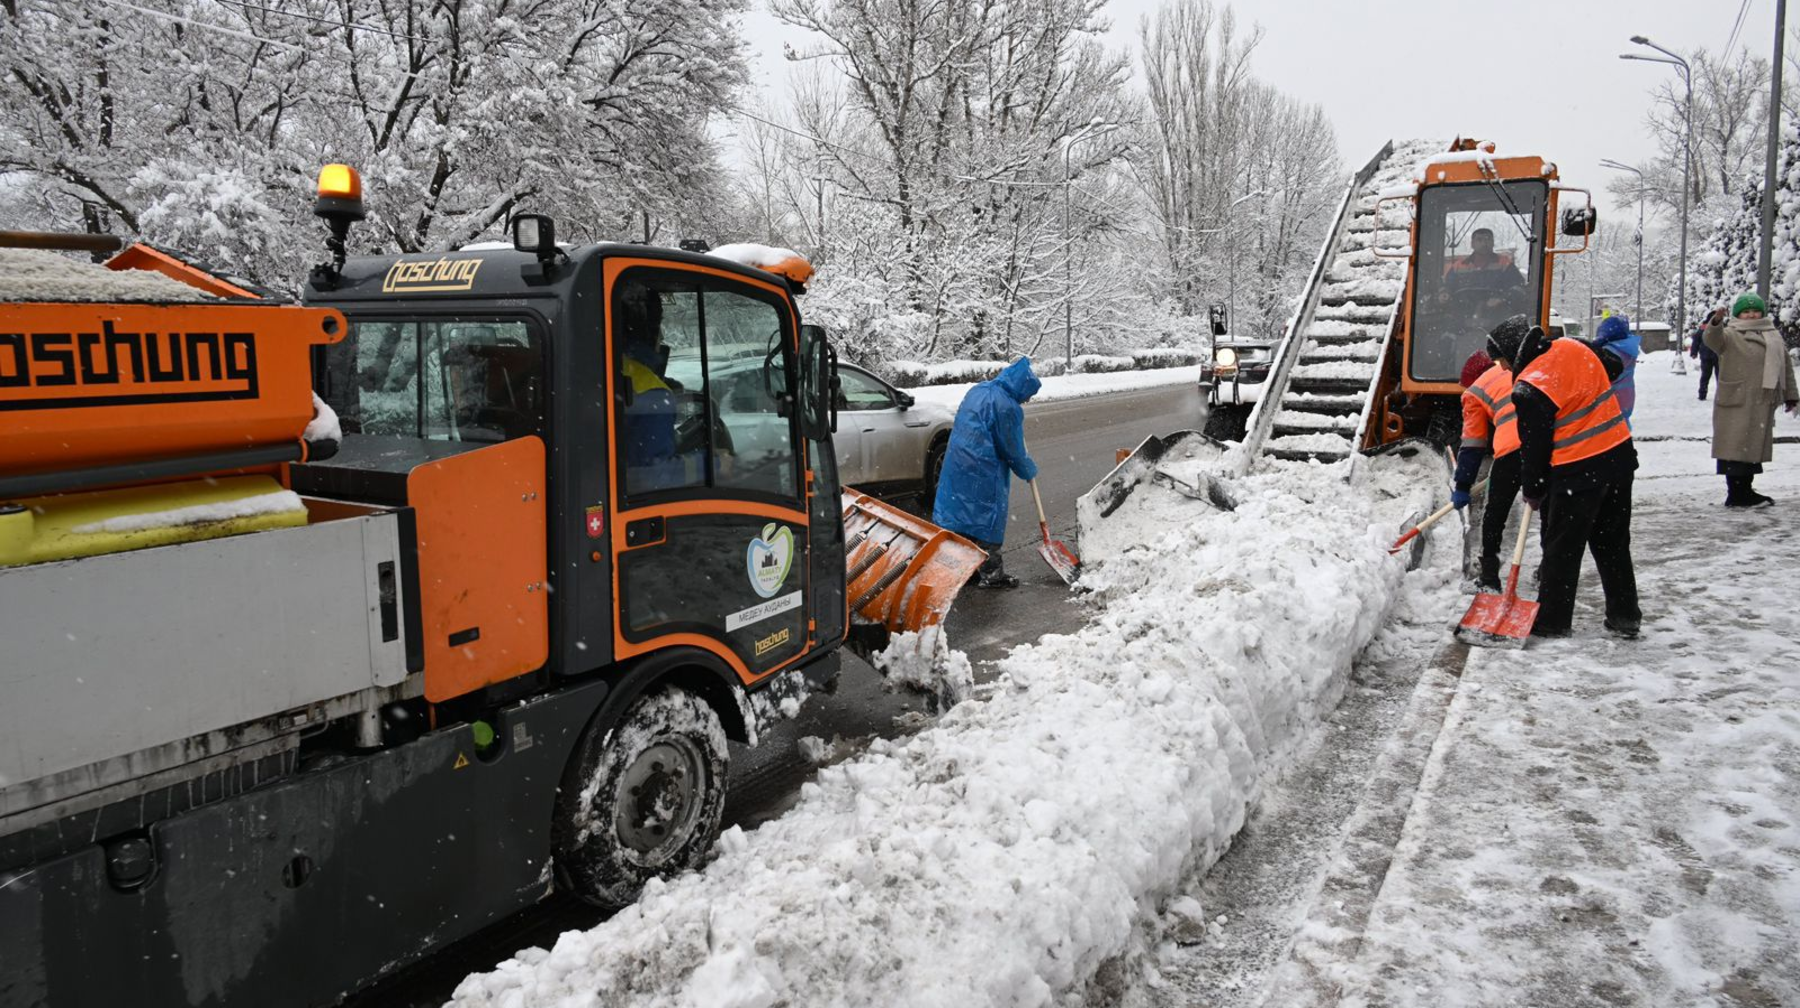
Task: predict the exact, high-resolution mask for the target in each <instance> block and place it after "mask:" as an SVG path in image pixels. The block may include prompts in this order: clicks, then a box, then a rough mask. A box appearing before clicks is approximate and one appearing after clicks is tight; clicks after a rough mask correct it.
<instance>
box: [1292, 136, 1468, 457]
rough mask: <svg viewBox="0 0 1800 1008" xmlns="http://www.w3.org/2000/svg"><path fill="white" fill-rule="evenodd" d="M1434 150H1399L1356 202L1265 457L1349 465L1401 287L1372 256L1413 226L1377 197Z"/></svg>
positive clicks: (1395, 268)
mask: <svg viewBox="0 0 1800 1008" xmlns="http://www.w3.org/2000/svg"><path fill="white" fill-rule="evenodd" d="M1444 146H1445V145H1444V144H1442V143H1439V142H1437V141H1426V140H1413V141H1410V142H1408V143H1404V144H1400V145H1398V146H1396V147H1395V148H1394V150H1393V152H1392V153H1391V154H1389V155H1388V157H1387V160H1385V161H1384V162H1382V166H1381V168H1380V169H1379V170H1378V171H1376V173H1375V174H1374V175H1373V176H1372V177H1371V178H1370V179H1369V180H1368V181H1367V182H1365V183H1364V184H1363V186H1362V188H1361V189H1360V190H1358V192H1357V194H1356V196H1355V198H1354V199H1353V200H1352V202H1351V205H1350V208H1349V210H1348V213H1349V215H1350V219H1349V220H1348V221H1347V222H1346V224H1345V227H1344V229H1343V232H1342V234H1341V236H1340V237H1339V239H1338V242H1337V245H1336V247H1335V248H1333V249H1331V250H1330V251H1329V252H1327V253H1326V254H1327V255H1329V256H1331V262H1330V265H1329V267H1328V268H1327V269H1326V270H1325V272H1324V274H1323V276H1322V277H1321V280H1320V283H1321V287H1320V290H1319V299H1318V304H1317V306H1316V307H1315V308H1314V309H1313V311H1312V313H1311V314H1310V315H1308V316H1306V317H1304V318H1303V319H1302V320H1301V325H1300V332H1299V333H1298V334H1297V335H1296V338H1298V339H1301V340H1302V341H1303V342H1302V343H1301V344H1300V346H1299V347H1298V348H1297V349H1298V351H1299V357H1298V358H1297V359H1296V361H1295V366H1294V369H1293V371H1292V373H1291V374H1290V375H1289V376H1288V383H1287V388H1286V389H1285V390H1284V394H1283V395H1282V399H1281V402H1280V410H1279V412H1277V413H1276V414H1275V417H1274V418H1273V421H1272V422H1271V424H1270V428H1269V438H1268V440H1267V441H1265V442H1263V445H1262V447H1263V450H1264V451H1266V452H1267V453H1268V454H1270V455H1272V456H1274V457H1276V458H1285V459H1305V458H1317V459H1319V460H1321V461H1324V462H1335V461H1338V460H1340V459H1344V458H1347V457H1349V455H1350V453H1351V451H1352V450H1353V446H1352V443H1351V442H1352V440H1353V439H1354V437H1355V436H1356V432H1357V426H1358V424H1360V423H1361V421H1362V414H1363V410H1364V407H1365V405H1366V403H1367V401H1368V397H1369V389H1370V387H1371V385H1372V384H1373V383H1374V379H1375V373H1376V370H1377V369H1378V367H1379V363H1380V359H1381V352H1382V349H1383V347H1384V345H1385V341H1386V339H1387V334H1388V329H1389V328H1390V326H1391V325H1392V323H1393V317H1394V307H1395V302H1396V300H1397V299H1398V298H1399V296H1400V292H1401V289H1402V288H1403V287H1404V286H1405V284H1406V261H1405V260H1404V259H1388V258H1382V257H1381V256H1378V255H1376V254H1375V249H1376V248H1381V249H1385V250H1389V251H1394V250H1399V251H1404V250H1405V248H1406V241H1407V238H1406V233H1407V231H1406V229H1407V228H1408V227H1409V226H1410V224H1411V221H1412V217H1411V211H1410V209H1409V208H1408V207H1407V206H1406V205H1405V204H1402V203H1389V204H1387V205H1385V206H1381V207H1380V208H1379V210H1380V213H1379V216H1377V208H1378V203H1379V200H1380V198H1381V197H1383V196H1386V195H1396V194H1399V192H1400V190H1399V189H1397V188H1396V186H1397V185H1398V184H1401V183H1404V182H1405V181H1406V180H1407V179H1408V178H1409V176H1411V175H1412V174H1415V173H1417V172H1418V171H1419V168H1418V167H1417V164H1416V159H1417V158H1419V157H1423V156H1425V155H1427V154H1429V153H1430V152H1432V151H1437V150H1442V149H1443V148H1444Z"/></svg>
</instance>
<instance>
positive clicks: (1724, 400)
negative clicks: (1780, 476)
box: [1702, 293, 1800, 507]
mask: <svg viewBox="0 0 1800 1008" xmlns="http://www.w3.org/2000/svg"><path fill="white" fill-rule="evenodd" d="M1766 310H1767V306H1765V305H1764V304H1763V300H1762V298H1760V297H1757V296H1756V295H1755V294H1749V293H1746V294H1739V295H1738V298H1737V300H1736V301H1733V302H1732V303H1731V318H1730V319H1729V320H1728V319H1726V318H1725V309H1723V308H1720V309H1717V310H1715V311H1714V312H1713V313H1712V318H1710V319H1708V320H1707V326H1706V332H1705V333H1704V334H1703V336H1702V339H1704V340H1705V341H1706V346H1707V348H1708V349H1710V350H1712V351H1713V352H1714V353H1716V354H1718V355H1719V392H1718V395H1717V396H1715V397H1714V399H1713V445H1712V454H1713V458H1715V459H1717V460H1718V461H1719V473H1720V474H1721V475H1723V476H1724V477H1725V486H1726V487H1727V495H1726V497H1725V506H1726V507H1765V506H1767V505H1769V504H1773V503H1775V502H1774V501H1773V500H1771V499H1770V498H1768V497H1765V496H1763V495H1762V494H1759V493H1757V492H1756V489H1755V487H1754V486H1752V481H1753V480H1755V479H1756V474H1757V473H1760V472H1762V464H1763V463H1764V462H1767V461H1769V460H1770V459H1771V458H1773V457H1774V451H1775V407H1776V406H1777V405H1778V404H1785V405H1786V406H1787V411H1788V412H1789V413H1793V412H1795V411H1796V409H1797V408H1800V391H1797V390H1796V388H1795V385H1794V364H1793V362H1792V361H1790V360H1789V359H1788V354H1787V347H1786V346H1785V345H1784V344H1783V343H1782V341H1781V333H1779V332H1777V331H1776V329H1775V320H1774V319H1771V318H1766V317H1764V314H1765V312H1766Z"/></svg>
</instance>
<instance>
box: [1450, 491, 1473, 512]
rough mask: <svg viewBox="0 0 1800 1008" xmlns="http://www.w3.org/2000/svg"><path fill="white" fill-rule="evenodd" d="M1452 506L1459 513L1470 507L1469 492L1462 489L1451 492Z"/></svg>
mask: <svg viewBox="0 0 1800 1008" xmlns="http://www.w3.org/2000/svg"><path fill="white" fill-rule="evenodd" d="M1450 504H1451V506H1452V507H1454V508H1456V510H1458V511H1461V510H1462V509H1463V508H1466V507H1468V506H1469V491H1467V490H1464V489H1463V488H1462V487H1457V488H1456V489H1455V490H1452V491H1450Z"/></svg>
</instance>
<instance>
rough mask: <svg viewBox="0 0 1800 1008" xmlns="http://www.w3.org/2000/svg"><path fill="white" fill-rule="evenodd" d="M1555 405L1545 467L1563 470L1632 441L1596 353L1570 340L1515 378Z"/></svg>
mask: <svg viewBox="0 0 1800 1008" xmlns="http://www.w3.org/2000/svg"><path fill="white" fill-rule="evenodd" d="M1519 381H1522V382H1526V383H1528V384H1530V385H1531V387H1532V388H1535V389H1537V390H1538V391H1539V392H1542V393H1543V394H1544V395H1546V396H1548V397H1549V399H1550V401H1551V402H1553V403H1555V404H1556V427H1555V434H1554V440H1553V441H1552V444H1551V451H1550V464H1551V465H1552V466H1559V465H1568V464H1569V463H1571V462H1579V461H1581V460H1582V459H1585V458H1592V457H1593V456H1595V455H1598V454H1600V453H1601V452H1605V451H1610V450H1611V449H1613V448H1617V447H1618V446H1619V445H1622V444H1624V443H1625V442H1626V441H1629V440H1631V428H1629V427H1628V426H1626V424H1625V414H1624V413H1623V412H1621V411H1620V410H1619V401H1618V399H1617V398H1615V397H1614V396H1613V391H1612V379H1610V378H1608V377H1607V376H1606V365H1604V364H1602V363H1600V358H1599V357H1598V356H1597V355H1596V353H1595V351H1593V350H1590V349H1588V347H1586V346H1585V345H1583V344H1581V343H1578V342H1577V341H1575V340H1571V339H1557V340H1552V341H1551V342H1550V347H1549V349H1547V350H1545V351H1544V354H1543V356H1541V357H1539V358H1538V359H1537V360H1534V361H1532V362H1531V364H1530V366H1529V367H1527V368H1526V369H1525V371H1524V372H1523V373H1522V374H1520V375H1519Z"/></svg>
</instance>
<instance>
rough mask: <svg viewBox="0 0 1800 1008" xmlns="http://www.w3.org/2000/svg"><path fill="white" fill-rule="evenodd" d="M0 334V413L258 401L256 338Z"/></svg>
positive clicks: (105, 326) (107, 327) (105, 332)
mask: <svg viewBox="0 0 1800 1008" xmlns="http://www.w3.org/2000/svg"><path fill="white" fill-rule="evenodd" d="M100 328H101V331H99V332H76V333H68V332H28V333H20V332H11V333H6V332H0V389H21V388H23V389H33V390H42V391H43V393H44V394H40V395H30V396H20V397H7V398H4V399H0V410H28V409H66V408H69V407H72V406H121V405H127V404H134V403H144V404H149V403H173V402H206V401H213V400H221V399H255V398H256V396H257V380H256V334H255V333H248V332H223V333H221V332H163V333H156V332H121V331H118V330H117V329H115V328H114V326H113V323H112V322H111V321H110V320H108V321H103V322H102V323H101V327H100Z"/></svg>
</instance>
